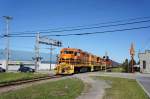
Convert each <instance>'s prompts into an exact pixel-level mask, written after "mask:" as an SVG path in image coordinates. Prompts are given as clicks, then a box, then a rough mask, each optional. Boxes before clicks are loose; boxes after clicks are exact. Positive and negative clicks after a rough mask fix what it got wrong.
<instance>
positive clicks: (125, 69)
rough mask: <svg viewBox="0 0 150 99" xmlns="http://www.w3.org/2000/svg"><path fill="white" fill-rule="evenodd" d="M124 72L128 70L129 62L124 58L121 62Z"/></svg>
mask: <svg viewBox="0 0 150 99" xmlns="http://www.w3.org/2000/svg"><path fill="white" fill-rule="evenodd" d="M122 66H123V69H124V72H129V62H128V59H125V61H124V62H123V64H122Z"/></svg>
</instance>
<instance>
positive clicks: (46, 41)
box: [34, 33, 62, 71]
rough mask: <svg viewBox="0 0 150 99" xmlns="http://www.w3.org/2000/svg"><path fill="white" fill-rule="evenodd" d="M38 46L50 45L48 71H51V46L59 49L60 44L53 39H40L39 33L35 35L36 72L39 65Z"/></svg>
mask: <svg viewBox="0 0 150 99" xmlns="http://www.w3.org/2000/svg"><path fill="white" fill-rule="evenodd" d="M39 44H46V45H50V46H51V48H50V51H51V52H50V70H51V62H52V46H57V47H61V46H62V42H61V41H59V40H54V39H49V38H47V37H40V33H37V36H36V45H35V58H34V60H35V70H36V71H37V70H38V67H39V63H40V60H41V57H40V54H39V49H40V48H39V47H40V46H39Z"/></svg>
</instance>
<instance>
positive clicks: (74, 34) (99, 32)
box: [10, 26, 150, 37]
mask: <svg viewBox="0 0 150 99" xmlns="http://www.w3.org/2000/svg"><path fill="white" fill-rule="evenodd" d="M146 28H150V26H143V27H134V28H125V29H116V30H108V31H98V32H87V33H70V34H55V35H44V36H57V37H58V36H82V35H91V34H104V33H111V32H119V31H130V30H138V29H146ZM10 37H35V36H10Z"/></svg>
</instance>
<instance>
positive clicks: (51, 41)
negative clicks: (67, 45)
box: [39, 37, 62, 47]
mask: <svg viewBox="0 0 150 99" xmlns="http://www.w3.org/2000/svg"><path fill="white" fill-rule="evenodd" d="M39 43H41V44H46V45H52V46H57V47H61V46H62V43H61V41H58V40H54V39H49V38H47V37H39Z"/></svg>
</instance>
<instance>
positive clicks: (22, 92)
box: [0, 79, 84, 99]
mask: <svg viewBox="0 0 150 99" xmlns="http://www.w3.org/2000/svg"><path fill="white" fill-rule="evenodd" d="M83 88H84V84H83V82H82V81H81V80H79V79H63V80H59V81H53V82H48V83H45V84H40V85H33V86H31V87H27V88H23V89H19V90H16V91H13V92H7V93H3V94H0V99H75V98H76V97H77V96H78V95H79V94H80V93H81V92H82V90H83Z"/></svg>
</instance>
